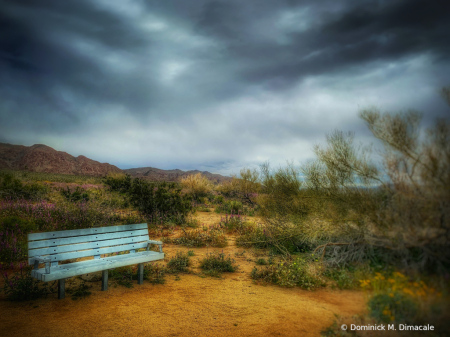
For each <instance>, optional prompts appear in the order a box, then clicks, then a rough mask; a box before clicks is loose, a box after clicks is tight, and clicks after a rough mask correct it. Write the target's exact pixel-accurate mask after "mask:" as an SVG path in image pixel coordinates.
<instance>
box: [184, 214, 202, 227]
mask: <svg viewBox="0 0 450 337" xmlns="http://www.w3.org/2000/svg"><path fill="white" fill-rule="evenodd" d="M183 225H184V226H186V227H190V228H197V227H199V226H200V221H199V220H198V219H195V218H194V217H193V216H187V217H186V220H185V222H184V224H183Z"/></svg>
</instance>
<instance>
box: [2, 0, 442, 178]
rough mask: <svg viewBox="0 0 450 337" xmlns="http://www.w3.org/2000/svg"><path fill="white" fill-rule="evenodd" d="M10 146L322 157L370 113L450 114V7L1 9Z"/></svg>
mask: <svg viewBox="0 0 450 337" xmlns="http://www.w3.org/2000/svg"><path fill="white" fill-rule="evenodd" d="M0 6H1V8H2V11H1V13H0V31H1V33H0V94H1V97H2V100H1V102H0V120H1V123H0V141H1V140H8V141H9V142H11V143H16V144H23V145H32V144H34V143H44V144H47V145H49V146H53V147H55V148H56V149H58V150H63V151H66V152H69V153H71V154H73V155H79V154H83V155H86V156H88V157H90V158H92V159H95V160H99V161H104V162H110V163H111V164H115V165H118V166H119V167H123V168H130V167H138V166H154V167H159V168H181V169H208V170H209V171H213V172H221V173H226V174H229V173H232V172H237V171H238V170H239V169H240V168H241V167H243V166H256V165H258V164H260V163H262V162H263V161H265V160H270V161H271V162H273V163H274V164H275V165H279V164H283V163H285V160H290V159H295V160H301V161H303V160H306V159H309V158H311V156H312V152H311V148H312V146H313V145H314V144H315V143H317V142H324V140H325V136H324V134H325V133H329V132H332V131H333V130H334V129H336V128H337V129H342V130H353V131H355V132H356V135H357V139H359V140H364V141H371V140H372V139H371V138H370V134H369V133H368V131H367V129H366V128H365V126H364V124H363V123H362V122H361V121H360V120H359V119H358V118H357V112H358V109H360V108H363V107H366V106H368V105H376V106H378V107H380V109H381V110H382V111H391V112H396V111H400V110H402V109H407V108H415V109H417V110H420V111H423V113H424V124H425V125H430V123H431V122H432V121H433V120H434V119H435V118H436V117H443V116H448V114H447V112H446V111H447V110H448V107H447V106H446V104H445V102H444V101H443V100H442V99H441V98H440V97H439V95H438V94H437V90H438V89H440V88H441V87H442V86H444V85H449V84H450V83H449V78H450V76H449V75H450V64H449V62H448V60H449V59H450V58H449V56H450V47H449V44H448V43H447V41H448V40H449V38H450V33H449V32H450V20H448V18H449V17H448V14H447V13H449V12H450V4H449V3H448V1H435V2H432V3H430V2H426V1H424V0H398V1H369V0H365V1H359V2H355V1H331V0H326V1H321V2H317V1H305V0H298V1H296V0H290V1H284V2H283V1H277V2H269V1H263V2H261V1H257V0H253V1H250V0H249V1H244V2H243V1H237V0H228V1H206V0H198V1H193V0H192V1H173V0H172V1H140V0H135V1H133V0H128V1H107V0H96V1H94V0H91V1H89V0H76V1H75V0H65V1H56V0H54V1H50V0H40V1H31V0H26V1H25V0H14V1H13V0H0Z"/></svg>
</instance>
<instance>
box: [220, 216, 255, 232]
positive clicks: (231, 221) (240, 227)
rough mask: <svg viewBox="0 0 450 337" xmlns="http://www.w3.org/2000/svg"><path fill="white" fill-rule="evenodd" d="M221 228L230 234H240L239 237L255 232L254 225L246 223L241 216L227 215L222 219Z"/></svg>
mask: <svg viewBox="0 0 450 337" xmlns="http://www.w3.org/2000/svg"><path fill="white" fill-rule="evenodd" d="M219 226H220V227H222V228H225V230H226V231H227V232H228V233H238V234H239V235H243V234H245V233H248V232H251V231H253V226H252V224H250V223H248V222H246V221H245V219H243V217H242V216H241V215H233V214H232V215H230V216H228V215H225V216H224V217H221V218H220V222H219Z"/></svg>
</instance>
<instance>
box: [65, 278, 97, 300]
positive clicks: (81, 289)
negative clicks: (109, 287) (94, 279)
mask: <svg viewBox="0 0 450 337" xmlns="http://www.w3.org/2000/svg"><path fill="white" fill-rule="evenodd" d="M90 288H92V286H87V285H86V283H85V282H84V281H82V282H81V283H80V284H79V285H78V287H75V288H69V289H67V293H69V294H71V295H72V300H74V301H75V300H77V299H81V298H85V297H87V296H89V295H91V292H90V291H89V289H90Z"/></svg>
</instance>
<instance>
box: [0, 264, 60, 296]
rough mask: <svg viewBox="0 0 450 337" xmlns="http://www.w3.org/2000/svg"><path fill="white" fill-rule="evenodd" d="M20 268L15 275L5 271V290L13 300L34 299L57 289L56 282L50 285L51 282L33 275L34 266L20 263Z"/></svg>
mask: <svg viewBox="0 0 450 337" xmlns="http://www.w3.org/2000/svg"><path fill="white" fill-rule="evenodd" d="M19 268H20V270H19V272H18V273H15V274H14V276H11V277H9V276H8V274H7V273H6V272H5V271H3V270H1V271H3V275H2V276H3V278H4V281H5V283H4V285H3V291H4V293H5V295H6V297H7V298H8V299H9V300H11V301H27V300H34V299H37V298H39V297H43V296H44V297H46V296H47V295H48V294H51V293H54V292H55V291H56V282H53V284H51V285H50V283H49V282H41V281H38V280H36V279H35V278H33V277H31V270H32V266H26V265H24V264H22V263H21V264H20V267H19Z"/></svg>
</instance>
